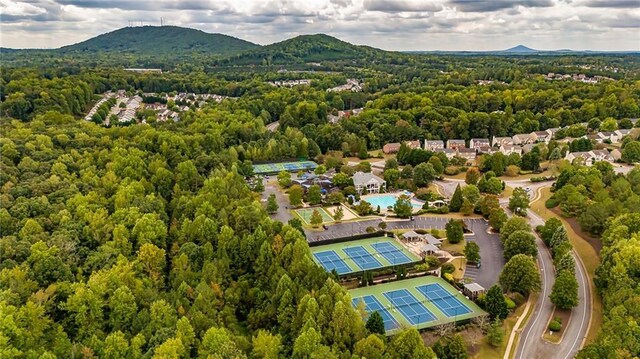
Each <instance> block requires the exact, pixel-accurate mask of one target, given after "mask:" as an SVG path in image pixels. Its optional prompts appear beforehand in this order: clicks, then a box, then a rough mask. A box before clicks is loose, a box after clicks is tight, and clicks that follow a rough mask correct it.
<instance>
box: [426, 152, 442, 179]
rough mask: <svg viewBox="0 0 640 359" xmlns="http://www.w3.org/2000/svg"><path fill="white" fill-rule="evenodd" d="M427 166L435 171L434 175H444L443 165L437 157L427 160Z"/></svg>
mask: <svg viewBox="0 0 640 359" xmlns="http://www.w3.org/2000/svg"><path fill="white" fill-rule="evenodd" d="M429 164H430V165H431V166H433V170H434V171H436V175H438V176H440V175H442V173H444V164H443V163H442V160H441V159H440V158H439V157H438V156H431V158H429Z"/></svg>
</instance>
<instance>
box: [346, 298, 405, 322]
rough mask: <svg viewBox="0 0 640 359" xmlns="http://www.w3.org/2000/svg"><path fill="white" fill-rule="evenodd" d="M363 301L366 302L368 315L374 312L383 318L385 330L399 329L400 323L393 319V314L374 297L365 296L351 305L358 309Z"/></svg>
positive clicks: (353, 301) (355, 299) (356, 299)
mask: <svg viewBox="0 0 640 359" xmlns="http://www.w3.org/2000/svg"><path fill="white" fill-rule="evenodd" d="M361 301H362V302H364V305H365V310H366V311H367V313H369V314H371V313H373V312H378V313H379V314H380V316H382V320H383V321H384V330H392V329H396V328H397V327H398V322H396V320H395V319H393V317H392V316H391V313H389V311H388V310H387V309H385V308H384V307H383V306H382V304H380V302H379V301H378V300H377V299H376V297H374V296H372V295H365V296H364V297H360V298H354V299H353V300H352V301H351V303H352V304H353V306H354V307H357V306H358V303H359V302H361Z"/></svg>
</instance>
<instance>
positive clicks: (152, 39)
mask: <svg viewBox="0 0 640 359" xmlns="http://www.w3.org/2000/svg"><path fill="white" fill-rule="evenodd" d="M257 47H259V45H256V44H254V43H251V42H249V41H245V40H242V39H238V38H235V37H232V36H228V35H223V34H211V33H206V32H204V31H201V30H196V29H189V28H184V27H178V26H140V27H124V28H122V29H118V30H115V31H112V32H109V33H106V34H102V35H99V36H96V37H94V38H91V39H89V40H86V41H83V42H80V43H77V44H74V45H69V46H65V47H62V48H60V49H59V51H62V52H64V53H77V52H81V53H82V52H119V53H122V52H125V53H135V54H141V55H152V54H155V55H163V54H178V53H193V52H196V53H207V54H231V53H236V52H239V51H244V50H250V49H253V48H257Z"/></svg>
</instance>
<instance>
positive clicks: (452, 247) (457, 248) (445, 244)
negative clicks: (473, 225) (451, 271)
mask: <svg viewBox="0 0 640 359" xmlns="http://www.w3.org/2000/svg"><path fill="white" fill-rule="evenodd" d="M466 243H467V241H466V240H464V239H463V240H462V241H461V242H460V243H456V244H452V243H449V240H448V239H446V238H445V239H444V240H443V241H442V246H441V247H440V248H441V249H442V250H443V251H447V252H449V253H451V254H453V255H455V254H456V253H459V254H460V255H462V253H463V251H464V246H465V244H466Z"/></svg>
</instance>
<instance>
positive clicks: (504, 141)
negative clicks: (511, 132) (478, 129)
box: [493, 136, 513, 147]
mask: <svg viewBox="0 0 640 359" xmlns="http://www.w3.org/2000/svg"><path fill="white" fill-rule="evenodd" d="M504 145H513V138H512V137H496V136H493V146H494V147H502V146H504Z"/></svg>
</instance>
